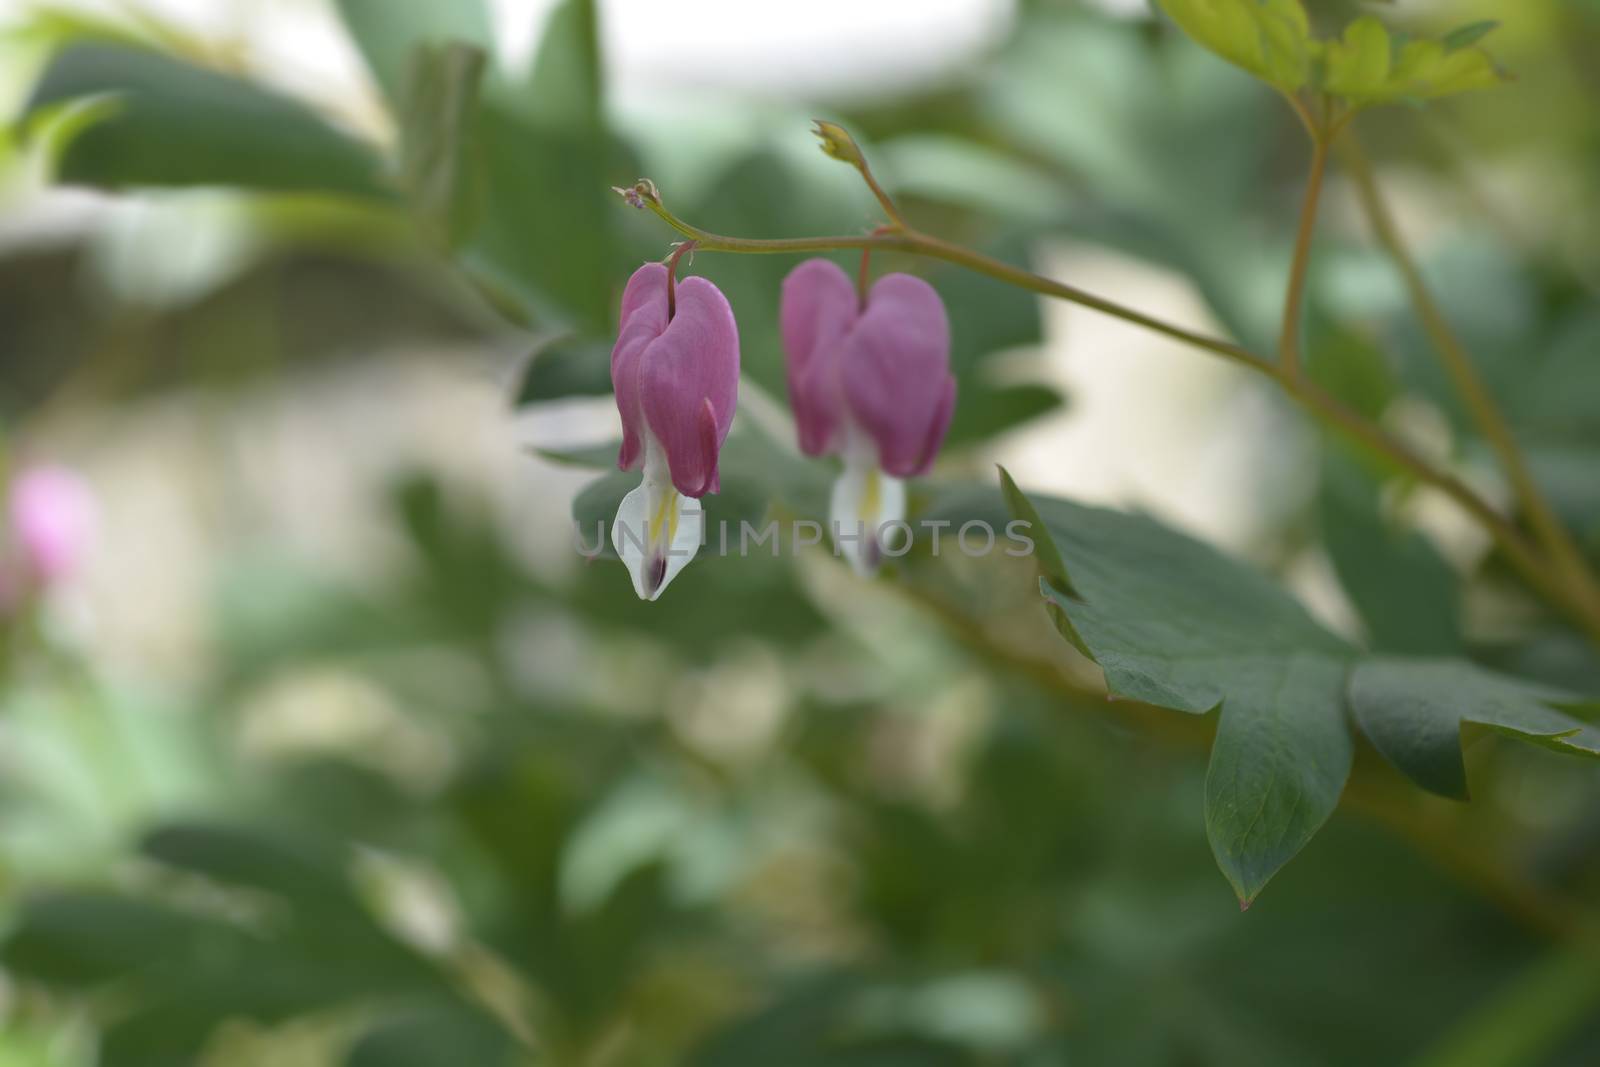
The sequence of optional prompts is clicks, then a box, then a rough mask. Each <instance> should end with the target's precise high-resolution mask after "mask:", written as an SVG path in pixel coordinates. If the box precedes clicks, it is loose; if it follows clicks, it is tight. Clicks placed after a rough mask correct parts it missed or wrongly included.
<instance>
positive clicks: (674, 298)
mask: <svg viewBox="0 0 1600 1067" xmlns="http://www.w3.org/2000/svg"><path fill="white" fill-rule="evenodd" d="M697 244H699V242H698V241H695V240H694V239H692V238H691V239H690V240H687V241H685V242H683V243H682V244H680V245H679V246H678V247H677V248H675V249H673V250H672V255H670V256H668V257H667V321H668V322H671V321H672V317H673V316H674V315H676V314H677V313H678V260H680V259H682V258H683V254H684V253H685V252H691V251H693V250H694V247H695V245H697Z"/></svg>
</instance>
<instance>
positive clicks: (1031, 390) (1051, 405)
mask: <svg viewBox="0 0 1600 1067" xmlns="http://www.w3.org/2000/svg"><path fill="white" fill-rule="evenodd" d="M969 385H970V387H969V388H964V389H963V388H958V389H957V391H956V409H955V413H954V414H953V415H952V416H951V419H950V429H949V431H948V432H947V433H946V434H945V439H944V440H945V447H946V448H958V447H960V446H962V445H965V444H970V443H983V442H986V441H989V440H991V439H992V438H995V437H997V436H999V435H1000V434H1002V433H1005V432H1007V431H1008V430H1014V429H1016V428H1017V427H1019V426H1021V425H1023V424H1024V423H1027V422H1032V421H1033V420H1034V419H1037V418H1042V417H1043V416H1045V415H1049V414H1050V413H1051V412H1054V411H1059V410H1061V408H1062V407H1064V406H1065V405H1066V402H1067V401H1066V398H1065V397H1063V396H1062V395H1061V391H1060V390H1059V389H1057V388H1056V387H1055V386H1053V385H1044V384H1042V383H1040V382H1014V383H1011V384H1009V385H993V386H985V385H984V384H983V383H982V382H981V381H974V382H972V383H969Z"/></svg>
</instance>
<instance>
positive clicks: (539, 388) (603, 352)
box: [515, 336, 611, 407]
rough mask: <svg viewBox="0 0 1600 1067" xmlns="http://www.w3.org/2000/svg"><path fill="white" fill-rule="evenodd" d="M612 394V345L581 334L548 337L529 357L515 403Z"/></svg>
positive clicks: (517, 404) (519, 405) (521, 404)
mask: <svg viewBox="0 0 1600 1067" xmlns="http://www.w3.org/2000/svg"><path fill="white" fill-rule="evenodd" d="M610 394H611V346H610V345H609V344H607V343H606V342H604V341H595V340H589V339H586V338H582V337H575V336H567V337H555V338H552V339H550V340H547V341H546V342H545V343H544V344H542V345H541V346H540V347H539V348H537V349H536V350H535V351H534V353H533V355H532V356H530V357H529V359H528V363H527V369H526V370H525V371H524V372H523V376H522V384H521V385H520V386H518V388H517V391H516V401H515V403H516V406H518V407H521V406H523V405H526V404H538V403H542V402H545V401H550V400H565V399H567V398H568V397H574V396H609V395H610Z"/></svg>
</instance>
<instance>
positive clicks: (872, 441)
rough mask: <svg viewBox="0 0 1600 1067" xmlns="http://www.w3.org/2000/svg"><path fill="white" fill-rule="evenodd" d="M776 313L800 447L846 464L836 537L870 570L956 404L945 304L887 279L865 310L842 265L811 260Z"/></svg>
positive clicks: (917, 286)
mask: <svg viewBox="0 0 1600 1067" xmlns="http://www.w3.org/2000/svg"><path fill="white" fill-rule="evenodd" d="M781 318H782V328H783V346H784V352H785V354H786V355H787V357H788V371H789V400H790V403H791V404H792V405H793V407H794V414H795V421H796V423H797V425H798V428H799V435H800V450H801V451H802V452H804V453H806V454H807V455H809V456H820V455H825V454H837V455H840V456H842V457H843V459H844V473H843V474H842V475H840V477H839V480H838V481H837V482H835V483H834V486H833V499H832V505H831V515H830V521H831V524H832V527H833V532H834V541H835V543H836V544H837V545H838V546H839V550H840V551H841V552H843V553H844V554H845V556H846V557H847V558H848V559H849V560H850V563H851V565H852V566H853V567H854V568H855V569H856V571H857V572H858V573H861V574H870V573H872V572H873V571H874V570H876V569H877V566H878V562H879V560H880V559H881V557H882V549H881V542H880V539H879V538H880V533H881V531H882V529H883V527H884V526H885V525H886V524H888V523H892V522H897V521H900V520H902V519H904V518H905V511H906V492H905V483H904V482H903V481H902V480H901V479H904V478H909V477H912V476H914V475H920V474H924V473H926V472H927V470H928V468H929V467H930V466H932V464H933V457H934V456H935V454H937V453H938V451H939V446H940V445H941V444H943V443H944V435H945V431H946V430H948V429H949V427H950V415H951V412H952V411H953V410H954V409H955V400H956V381H955V379H954V378H953V377H951V375H950V322H949V318H948V316H947V315H946V314H945V310H944V301H942V300H941V299H939V294H938V293H937V292H935V291H934V288H933V286H931V285H929V284H928V283H927V282H925V281H922V280H921V279H920V278H913V277H911V276H910V275H908V274H888V275H885V276H884V277H882V278H880V279H878V282H877V283H876V284H875V285H873V287H872V289H871V290H870V291H869V292H868V293H867V297H866V300H865V303H864V304H863V302H862V301H861V300H860V298H858V296H857V295H856V289H855V286H854V285H852V284H851V282H850V278H849V276H847V275H846V274H845V272H844V271H843V270H841V269H840V268H839V267H838V265H837V264H835V263H833V262H831V261H829V260H826V259H808V260H806V261H805V262H804V263H802V264H800V265H799V266H798V267H796V268H795V269H794V270H792V271H790V272H789V276H788V277H787V278H785V279H784V280H783V304H782V309H781Z"/></svg>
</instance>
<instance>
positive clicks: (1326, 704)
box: [941, 478, 1600, 904]
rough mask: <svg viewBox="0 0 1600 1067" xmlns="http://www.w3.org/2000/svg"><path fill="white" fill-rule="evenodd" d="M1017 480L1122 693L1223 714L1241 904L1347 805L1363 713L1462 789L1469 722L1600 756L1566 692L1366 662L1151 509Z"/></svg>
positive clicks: (1449, 668) (1246, 570)
mask: <svg viewBox="0 0 1600 1067" xmlns="http://www.w3.org/2000/svg"><path fill="white" fill-rule="evenodd" d="M1002 482H1003V492H1002V494H1001V496H1002V497H1003V498H1004V499H1005V500H1006V501H1007V503H1008V504H1009V505H1010V510H1011V513H1012V514H1013V515H1015V516H1016V517H1017V518H1022V519H1027V518H1029V517H1030V515H1029V509H1030V507H1031V509H1032V511H1033V512H1035V513H1036V514H1037V516H1038V517H1039V518H1042V519H1043V521H1044V529H1043V530H1039V529H1035V530H1034V532H1033V536H1034V537H1035V539H1036V540H1037V539H1038V538H1039V537H1041V536H1048V537H1049V538H1050V539H1051V540H1053V542H1054V547H1055V549H1056V551H1057V552H1058V553H1059V557H1060V562H1059V564H1057V563H1048V564H1044V566H1047V567H1048V568H1049V569H1050V570H1057V569H1059V570H1061V571H1062V572H1063V573H1070V575H1071V581H1072V585H1073V588H1074V589H1075V590H1076V594H1075V595H1074V594H1068V593H1065V592H1063V591H1062V590H1061V589H1060V588H1058V587H1057V583H1054V582H1052V581H1050V580H1049V579H1048V578H1046V579H1043V580H1041V582H1040V589H1041V592H1042V593H1043V595H1044V598H1045V602H1046V606H1047V608H1048V609H1049V610H1050V612H1051V615H1052V617H1053V618H1054V619H1055V620H1056V621H1057V624H1058V626H1060V627H1061V629H1062V633H1063V636H1065V637H1066V638H1067V639H1068V640H1069V641H1071V642H1072V643H1073V644H1075V645H1076V646H1077V647H1078V648H1079V650H1080V651H1082V652H1084V653H1085V654H1086V655H1088V656H1090V657H1091V658H1092V659H1094V660H1095V661H1096V662H1097V663H1099V664H1100V666H1101V668H1102V669H1103V670H1104V671H1105V677H1106V686H1107V688H1108V689H1109V690H1110V691H1111V693H1113V694H1115V695H1120V696H1126V697H1132V698H1135V699H1139V700H1144V701H1147V702H1149V703H1153V704H1158V705H1161V706H1163V707H1168V708H1174V709H1177V710H1180V711H1187V712H1192V713H1201V712H1206V711H1209V710H1211V709H1213V708H1220V721H1219V723H1218V727H1217V736H1216V741H1215V743H1214V745H1213V747H1212V751H1211V763H1210V767H1209V769H1208V771H1207V776H1206V829H1207V837H1208V838H1209V839H1210V842H1211V846H1212V851H1213V853H1214V854H1215V856H1216V859H1217V863H1218V865H1219V866H1220V867H1221V868H1222V870H1223V873H1224V874H1226V875H1227V877H1228V880H1229V881H1230V882H1231V883H1232V884H1233V887H1234V889H1235V891H1236V892H1237V893H1238V894H1239V898H1240V901H1241V903H1244V904H1249V902H1250V901H1251V900H1252V899H1254V897H1255V896H1256V894H1257V893H1259V892H1260V891H1261V889H1262V887H1263V886H1264V885H1265V884H1266V883H1267V881H1268V880H1269V879H1270V878H1271V877H1272V876H1273V874H1274V873H1275V872H1276V871H1277V870H1278V869H1280V868H1281V867H1282V866H1283V864H1284V863H1286V862H1287V861H1288V860H1289V859H1290V858H1291V857H1292V856H1294V854H1295V853H1296V852H1297V851H1298V850H1299V849H1300V848H1301V847H1302V846H1303V845H1304V844H1305V843H1306V842H1307V841H1308V840H1309V839H1310V838H1311V836H1312V835H1313V834H1314V833H1316V831H1317V829H1318V828H1319V827H1320V826H1321V825H1322V824H1323V823H1324V821H1326V819H1327V818H1328V816H1329V815H1330V814H1331V813H1332V811H1333V809H1334V807H1335V806H1336V805H1337V803H1338V799H1339V794H1340V791H1341V790H1342V788H1343V785H1344V781H1345V778H1346V777H1347V775H1348V773H1349V769H1350V764H1351V759H1352V753H1353V747H1352V740H1351V734H1350V725H1349V722H1348V716H1347V709H1349V708H1352V707H1353V708H1354V710H1355V711H1356V714H1357V717H1358V718H1359V720H1360V723H1361V726H1362V728H1363V729H1364V730H1365V731H1366V732H1367V733H1368V735H1369V736H1370V737H1372V739H1373V742H1374V744H1375V745H1377V747H1378V748H1379V750H1380V751H1382V752H1384V753H1385V755H1387V756H1389V758H1390V759H1391V760H1394V761H1395V762H1396V763H1397V764H1399V765H1400V766H1401V767H1402V769H1405V770H1406V771H1407V773H1409V774H1411V775H1412V776H1413V777H1415V778H1417V779H1418V781H1420V782H1422V783H1423V784H1425V785H1427V786H1428V787H1429V788H1434V789H1438V790H1440V791H1445V792H1451V791H1455V792H1457V793H1459V791H1460V788H1464V786H1463V785H1462V784H1461V783H1462V781H1463V777H1464V776H1463V774H1462V772H1461V769H1460V750H1459V738H1458V734H1459V728H1460V723H1461V721H1462V720H1463V719H1466V720H1469V721H1474V722H1482V723H1485V724H1487V725H1491V726H1494V727H1496V728H1498V729H1501V730H1503V731H1506V732H1510V733H1513V734H1515V735H1517V736H1520V737H1524V738H1527V739H1531V740H1535V741H1537V742H1539V743H1541V744H1545V745H1547V746H1548V747H1552V748H1556V749H1558V750H1560V751H1565V752H1581V753H1591V754H1592V753H1596V752H1597V751H1600V730H1593V729H1591V728H1587V727H1582V724H1581V723H1579V722H1578V721H1577V720H1575V719H1573V718H1572V717H1571V716H1569V715H1566V714H1564V713H1562V712H1561V711H1559V710H1558V709H1557V708H1555V707H1553V706H1551V705H1552V704H1558V703H1559V704H1565V705H1575V704H1576V701H1575V699H1574V698H1572V697H1571V696H1569V695H1567V694H1565V693H1561V692H1559V691H1556V690H1547V689H1541V688H1537V687H1533V686H1531V685H1529V684H1528V683H1523V682H1519V681H1515V680H1513V679H1509V678H1505V677H1503V676H1500V675H1495V674H1492V673H1490V672H1488V671H1485V670H1483V669H1481V668H1478V667H1475V666H1473V665H1471V664H1469V663H1467V662H1465V661H1463V660H1453V659H1427V660H1424V659H1392V658H1383V657H1371V656H1365V655H1363V654H1362V653H1361V652H1360V651H1358V650H1357V649H1355V648H1354V647H1352V646H1351V645H1349V644H1348V643H1347V642H1345V641H1344V640H1342V639H1341V638H1339V637H1337V636H1335V635H1333V634H1332V633H1330V632H1328V631H1327V630H1325V629H1324V628H1323V627H1322V626H1320V625H1318V624H1317V623H1316V622H1315V621H1313V620H1312V619H1311V617H1310V616H1309V615H1307V614H1306V612H1305V610H1304V609H1303V608H1301V607H1300V605H1299V604H1298V603H1297V602H1296V601H1295V600H1294V599H1293V598H1292V597H1290V596H1289V595H1288V594H1287V593H1286V592H1285V591H1284V590H1283V589H1281V588H1280V587H1279V586H1278V585H1277V584H1276V583H1274V582H1273V581H1272V580H1270V579H1269V578H1267V577H1266V576H1265V575H1263V574H1261V573H1259V572H1257V571H1256V570H1254V569H1252V568H1250V567H1248V566H1245V565H1244V564H1242V563H1239V562H1237V561H1235V560H1232V559H1229V558H1228V557H1226V556H1224V555H1222V554H1221V553H1219V552H1217V551H1215V550H1214V549H1212V548H1210V547H1208V546H1206V545H1204V544H1201V543H1199V542H1197V541H1194V540H1192V539H1190V538H1188V537H1184V536H1183V535H1181V534H1178V533H1175V532H1173V531H1172V530H1169V529H1167V528H1165V527H1163V526H1161V525H1160V524H1158V523H1156V522H1155V521H1154V520H1152V519H1149V518H1146V517H1142V516H1132V515H1122V514H1118V513H1116V512H1111V511H1102V510H1099V509H1094V508H1085V507H1081V506H1078V505H1075V504H1071V503H1068V502H1066V501H1063V500H1055V499H1050V498H1039V497H1035V498H1033V499H1032V500H1031V502H1028V501H1023V502H1022V503H1020V504H1019V501H1018V498H1020V497H1021V494H1020V493H1017V492H1016V490H1015V486H1014V485H1010V484H1008V483H1009V479H1004V478H1003V479H1002ZM997 504H998V501H995V500H994V498H993V495H992V494H985V493H982V492H969V493H967V494H965V495H964V496H963V498H962V500H961V501H960V502H959V504H958V505H956V504H952V505H947V506H946V511H945V512H941V515H944V514H947V513H948V514H951V515H953V514H955V513H956V512H957V511H959V513H960V514H963V515H965V516H966V517H968V518H989V519H990V520H991V521H995V520H994V519H993V518H991V516H993V515H995V514H996V513H997V512H998V513H1002V514H1003V512H1002V509H1000V508H999V507H998V506H997ZM999 521H1003V520H999ZM1036 554H1038V549H1037V547H1036ZM1040 558H1041V559H1044V558H1047V557H1046V556H1041V557H1040ZM1352 670H1354V673H1355V678H1354V681H1353V682H1352V679H1351V674H1352ZM1580 729H1581V730H1582V732H1581V733H1574V732H1573V731H1578V730H1580Z"/></svg>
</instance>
